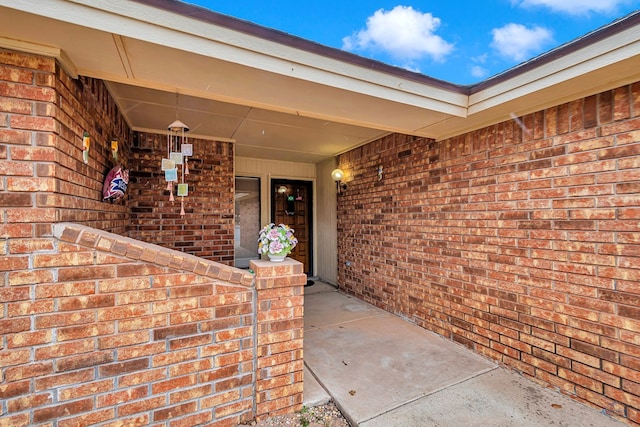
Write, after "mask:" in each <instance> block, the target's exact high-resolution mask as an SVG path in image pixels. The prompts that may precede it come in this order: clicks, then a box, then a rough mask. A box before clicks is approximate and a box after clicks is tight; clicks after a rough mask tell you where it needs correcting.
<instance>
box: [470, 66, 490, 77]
mask: <svg viewBox="0 0 640 427" xmlns="http://www.w3.org/2000/svg"><path fill="white" fill-rule="evenodd" d="M488 74H489V70H487V69H486V68H484V67H481V66H479V65H473V66H472V67H471V75H472V76H473V77H477V78H480V79H481V78H484V77H486V76H487V75H488Z"/></svg>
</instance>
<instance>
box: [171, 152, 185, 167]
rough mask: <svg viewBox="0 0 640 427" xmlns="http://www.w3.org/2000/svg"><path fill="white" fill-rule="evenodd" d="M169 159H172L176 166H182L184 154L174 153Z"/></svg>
mask: <svg viewBox="0 0 640 427" xmlns="http://www.w3.org/2000/svg"><path fill="white" fill-rule="evenodd" d="M169 158H170V159H171V160H173V162H174V163H175V164H176V165H181V164H182V153H178V152H172V153H171V154H170V155H169Z"/></svg>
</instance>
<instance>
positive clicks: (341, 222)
mask: <svg viewBox="0 0 640 427" xmlns="http://www.w3.org/2000/svg"><path fill="white" fill-rule="evenodd" d="M339 163H340V166H341V167H342V168H343V169H344V170H345V172H346V175H347V178H346V181H347V183H348V186H349V187H348V189H347V191H346V193H345V194H344V195H342V196H339V197H338V235H339V242H338V246H339V270H338V283H339V285H340V287H341V288H343V289H345V290H346V291H347V292H349V293H352V294H354V295H357V296H358V297H360V298H362V299H364V300H365V301H368V302H371V303H373V304H375V305H377V306H379V307H382V308H384V309H386V310H388V311H391V312H393V313H396V314H398V315H401V316H403V317H405V318H408V319H410V320H411V321H413V322H415V323H417V324H418V325H420V326H423V327H425V328H427V329H430V330H433V331H435V332H437V333H439V334H442V335H444V336H446V337H448V338H451V339H453V340H455V341H458V342H460V343H462V344H464V345H466V346H467V347H469V348H472V349H474V350H475V351H477V352H479V353H481V354H484V355H486V356H489V357H491V358H493V359H495V360H498V361H501V362H504V363H505V364H507V365H509V366H511V367H513V368H515V369H517V370H519V371H521V372H523V373H525V374H526V375H528V376H531V377H533V378H535V379H537V380H539V381H542V382H544V383H547V384H550V385H552V386H554V387H557V388H558V389H560V390H562V391H563V392H565V393H567V394H570V395H572V396H574V397H575V398H576V399H578V400H581V401H583V402H587V403H589V404H591V405H595V406H597V407H600V408H603V409H605V410H606V411H607V412H609V413H610V414H613V415H614V416H617V417H621V418H626V420H627V421H628V422H630V423H636V424H639V423H640V339H639V338H638V337H639V334H638V333H639V332H640V309H639V308H638V306H639V305H640V285H639V282H640V83H636V84H633V85H630V86H624V87H620V88H618V89H616V90H612V91H607V92H603V93H600V94H597V95H594V96H590V97H588V98H585V99H579V100H576V101H573V102H570V103H567V104H563V105H558V106H557V107H554V108H550V109H548V110H545V111H540V112H537V113H534V114H530V115H527V116H525V117H521V118H520V119H519V120H512V121H508V122H504V123H500V124H497V125H495V126H491V127H488V128H484V129H480V130H478V131H475V132H472V133H469V134H465V135H460V136H458V137H455V138H452V139H448V140H445V141H439V142H435V141H432V140H428V139H423V138H416V137H410V136H405V135H390V136H388V137H386V138H384V139H382V140H379V141H376V142H373V143H371V144H369V145H366V146H363V147H360V148H358V149H356V150H353V151H351V152H348V153H346V154H344V155H341V156H340V158H339ZM379 165H382V166H383V171H384V175H383V179H382V180H378V177H377V168H378V166H379ZM347 261H349V262H350V263H351V265H350V266H347V265H346V263H347Z"/></svg>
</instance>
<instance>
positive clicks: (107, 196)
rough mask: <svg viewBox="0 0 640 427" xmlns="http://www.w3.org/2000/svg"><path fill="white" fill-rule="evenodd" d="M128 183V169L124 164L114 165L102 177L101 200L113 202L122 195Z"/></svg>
mask: <svg viewBox="0 0 640 427" xmlns="http://www.w3.org/2000/svg"><path fill="white" fill-rule="evenodd" d="M128 184H129V170H128V169H125V168H124V166H122V165H120V164H118V165H115V166H114V167H113V168H111V170H110V171H109V173H107V176H106V177H105V179H104V184H103V186H102V201H103V202H111V203H114V202H115V201H116V200H118V199H120V198H121V197H122V196H124V193H125V191H127V185H128Z"/></svg>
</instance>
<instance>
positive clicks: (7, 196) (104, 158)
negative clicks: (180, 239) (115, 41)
mask: <svg viewBox="0 0 640 427" xmlns="http://www.w3.org/2000/svg"><path fill="white" fill-rule="evenodd" d="M85 131H86V132H88V133H89V135H90V138H91V149H90V154H89V162H88V164H85V163H84V162H83V160H82V136H83V134H84V132H85ZM112 139H117V140H118V141H119V143H120V156H121V157H122V158H125V159H126V158H127V157H128V156H127V150H128V148H127V145H128V139H129V131H128V128H127V126H126V124H125V122H124V120H123V119H122V117H121V116H120V115H119V113H118V112H117V109H116V106H115V103H114V102H113V100H112V99H111V97H110V96H109V95H108V92H107V90H106V88H105V86H104V84H103V83H102V82H101V81H96V80H92V79H87V78H79V79H77V80H73V79H71V78H69V77H68V76H67V75H66V74H65V73H64V71H62V69H61V68H60V67H58V66H57V65H56V62H55V60H53V59H50V58H44V57H39V56H34V55H28V54H23V53H19V52H13V51H8V50H2V49H0V161H1V162H0V176H1V177H2V178H3V179H2V180H0V193H1V195H2V197H1V198H0V208H2V209H3V213H4V214H5V215H4V216H3V218H2V223H0V235H2V236H6V237H16V238H28V237H37V238H40V237H45V236H50V235H51V225H52V224H53V223H55V222H59V221H74V222H81V223H85V224H89V225H91V226H94V227H97V228H101V229H104V230H111V231H114V232H119V233H122V232H124V230H125V225H126V224H127V223H128V214H127V212H128V211H127V207H126V206H125V203H124V202H120V203H118V204H116V205H112V204H109V203H103V202H102V184H103V181H104V177H105V175H106V173H107V171H108V170H109V169H110V168H111V167H112V166H113V165H114V161H113V159H112V157H111V149H110V142H111V140H112Z"/></svg>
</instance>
